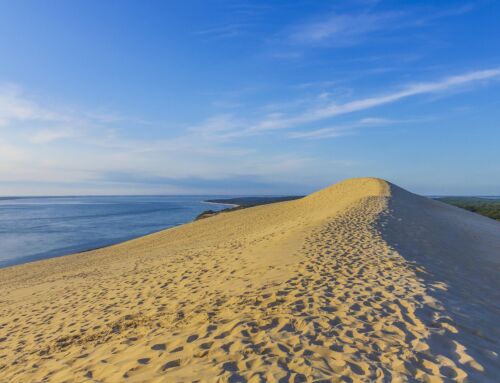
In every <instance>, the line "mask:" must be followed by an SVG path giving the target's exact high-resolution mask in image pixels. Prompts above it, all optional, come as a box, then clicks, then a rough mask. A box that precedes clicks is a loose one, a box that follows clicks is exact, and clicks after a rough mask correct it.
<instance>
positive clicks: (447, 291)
mask: <svg viewBox="0 0 500 383" xmlns="http://www.w3.org/2000/svg"><path fill="white" fill-rule="evenodd" d="M391 195H392V197H391V198H389V200H388V211H387V213H385V214H384V215H382V217H381V219H380V221H379V222H378V224H377V226H378V230H379V231H380V233H381V235H382V237H383V239H384V240H385V241H386V242H387V243H388V244H389V245H390V246H391V247H393V248H394V249H395V250H397V251H398V252H399V254H401V256H403V257H404V258H405V259H406V260H407V261H408V262H410V264H412V266H413V267H414V270H415V272H416V273H417V276H418V277H419V278H421V279H422V282H423V283H424V285H425V286H426V290H427V293H428V295H429V296H431V297H432V298H434V300H435V304H431V305H425V306H424V307H422V308H421V309H419V311H418V312H417V315H418V316H419V319H420V320H422V321H423V322H424V323H425V324H426V325H427V326H428V327H429V328H430V329H431V336H430V339H429V345H430V347H431V350H430V351H431V353H433V354H435V355H444V356H445V357H448V358H450V359H452V360H459V362H460V363H461V368H462V369H463V370H464V371H465V372H467V374H468V375H469V378H470V379H471V381H474V382H483V381H492V382H493V381H497V379H498V377H499V376H500V359H499V356H498V354H500V326H499V325H498V323H499V320H500V283H499V278H500V223H498V222H496V221H494V220H491V219H488V218H485V217H482V216H479V215H477V214H474V213H470V212H467V211H465V210H462V209H459V208H455V207H453V206H448V205H445V204H444V203H441V202H437V201H434V200H430V199H428V198H424V197H420V196H417V195H415V194H412V193H410V192H407V191H405V190H403V189H401V188H399V187H397V186H395V185H391ZM461 345H462V346H464V347H465V349H463V348H462V347H461ZM467 355H468V356H470V357H471V358H472V359H473V360H472V361H471V360H469V359H470V358H469V357H468V356H467ZM482 370H483V371H482ZM443 375H445V376H446V371H444V372H443ZM450 378H453V377H451V376H450Z"/></svg>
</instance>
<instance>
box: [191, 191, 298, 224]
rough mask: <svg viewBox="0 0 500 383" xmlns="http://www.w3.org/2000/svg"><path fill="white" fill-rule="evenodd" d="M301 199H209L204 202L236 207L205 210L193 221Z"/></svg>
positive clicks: (287, 197)
mask: <svg viewBox="0 0 500 383" xmlns="http://www.w3.org/2000/svg"><path fill="white" fill-rule="evenodd" d="M302 197H303V196H284V197H235V198H219V199H209V200H206V201H205V202H211V203H226V204H228V205H229V204H230V205H236V206H234V207H231V208H228V209H224V210H220V211H214V210H205V211H204V212H202V213H201V214H198V216H197V217H196V218H195V221H196V220H199V219H203V218H208V217H212V216H214V215H216V214H219V213H225V212H229V211H234V210H240V209H245V208H247V207H253V206H258V205H267V204H270V203H275V202H284V201H292V200H294V199H299V198H302Z"/></svg>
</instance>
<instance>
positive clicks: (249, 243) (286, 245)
mask: <svg viewBox="0 0 500 383" xmlns="http://www.w3.org/2000/svg"><path fill="white" fill-rule="evenodd" d="M499 273H500V223H499V222H496V221H494V220H491V219H488V218H485V217H481V216H479V215H477V214H473V213H470V212H467V211H465V210H462V209H458V208H456V207H453V206H448V205H445V204H443V203H440V202H437V201H433V200H430V199H427V198H424V197H421V196H418V195H415V194H412V193H410V192H407V191H405V190H403V189H401V188H399V187H397V186H395V185H392V184H390V183H388V182H386V181H384V180H381V179H377V178H357V179H349V180H346V181H343V182H341V183H338V184H335V185H333V186H331V187H328V188H326V189H323V190H320V191H318V192H316V193H313V194H311V195H309V196H306V197H304V198H302V199H298V200H294V201H286V202H279V203H274V204H270V205H263V206H256V207H252V208H247V209H242V210H235V211H231V212H227V213H224V214H217V215H215V216H212V217H209V218H206V219H202V220H199V221H196V222H191V223H187V224H184V225H182V226H178V227H174V228H171V229H168V230H164V231H160V232H157V233H154V234H150V235H147V236H144V237H141V238H137V239H134V240H130V241H127V242H123V243H120V244H117V245H113V246H110V247H105V248H101V249H97V250H94V251H89V252H85V253H81V254H74V255H69V256H63V257H59V258H54V259H47V260H42V261H37V262H32V263H28V264H24V265H18V266H13V267H8V268H4V269H0V290H1V291H2V294H1V297H0V381H6V382H92V381H94V382H293V383H298V382H372V381H373V382H387V381H391V382H404V381H419V382H420V381H424V382H448V381H456V382H466V381H470V382H495V381H497V379H498V376H500V360H499V355H498V354H499V353H500V346H499V345H500V330H499V327H498V324H497V323H498V321H499V320H500V315H499V312H500V303H499V302H500V296H499V291H500V283H499V282H498V276H499V275H500V274H499Z"/></svg>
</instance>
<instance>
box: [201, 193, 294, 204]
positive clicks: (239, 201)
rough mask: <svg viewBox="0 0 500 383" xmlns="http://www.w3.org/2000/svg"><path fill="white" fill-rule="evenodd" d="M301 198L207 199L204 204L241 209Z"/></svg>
mask: <svg viewBox="0 0 500 383" xmlns="http://www.w3.org/2000/svg"><path fill="white" fill-rule="evenodd" d="M302 197H303V196H293V195H292V196H283V197H235V198H219V199H209V200H207V201H206V202H213V203H227V204H231V205H238V206H241V207H251V206H257V205H266V204H268V203H275V202H283V201H291V200H294V199H299V198H302Z"/></svg>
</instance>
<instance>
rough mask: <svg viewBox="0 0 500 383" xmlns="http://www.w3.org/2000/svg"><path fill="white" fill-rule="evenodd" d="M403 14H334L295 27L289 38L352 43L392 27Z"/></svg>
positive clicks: (301, 41) (336, 43) (320, 42)
mask: <svg viewBox="0 0 500 383" xmlns="http://www.w3.org/2000/svg"><path fill="white" fill-rule="evenodd" d="M401 16H402V14H401V13H399V12H381V13H359V14H333V15H330V16H329V17H327V18H326V19H323V20H318V21H313V22H309V23H305V24H301V25H298V26H296V27H293V28H292V29H291V32H290V34H289V40H290V42H292V43H296V44H323V43H328V44H329V45H352V44H356V43H358V42H359V41H360V39H361V38H362V37H363V36H366V35H367V34H369V33H373V32H376V31H380V30H384V29H388V28H390V27H391V25H393V23H394V22H395V20H398V19H399V18H401Z"/></svg>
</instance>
